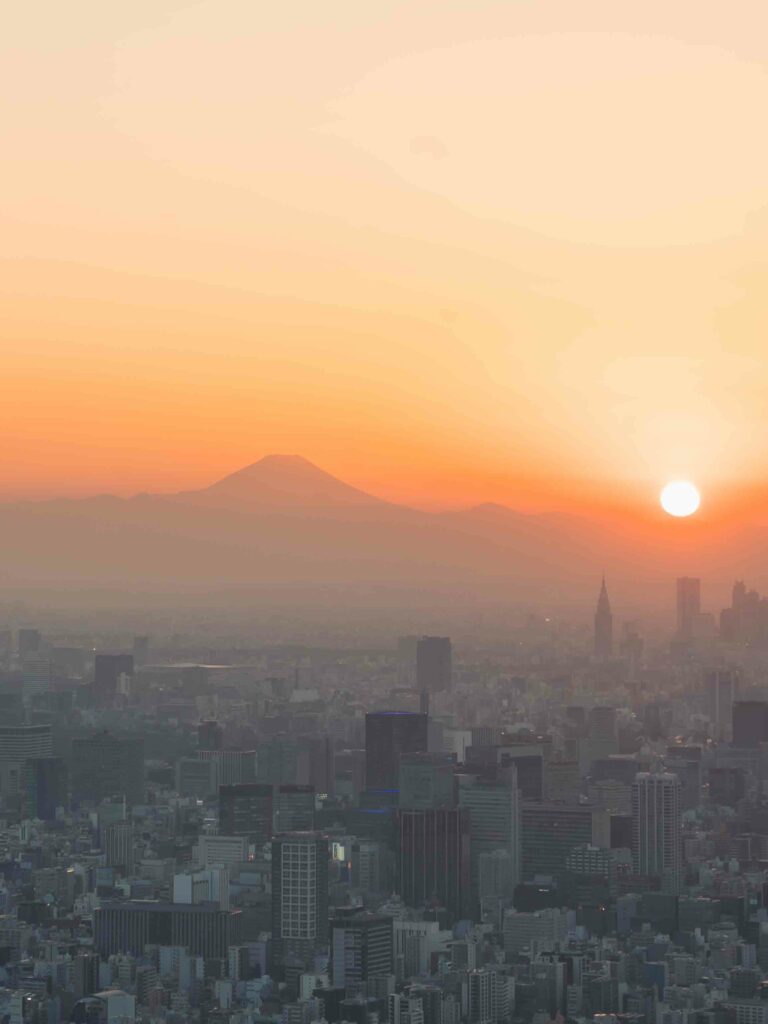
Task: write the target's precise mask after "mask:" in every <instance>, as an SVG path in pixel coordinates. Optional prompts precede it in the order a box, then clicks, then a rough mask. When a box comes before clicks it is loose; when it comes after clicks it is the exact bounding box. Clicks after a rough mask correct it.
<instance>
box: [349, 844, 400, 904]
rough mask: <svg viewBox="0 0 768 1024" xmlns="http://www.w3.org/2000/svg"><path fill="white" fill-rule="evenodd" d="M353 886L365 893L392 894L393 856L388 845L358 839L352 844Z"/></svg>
mask: <svg viewBox="0 0 768 1024" xmlns="http://www.w3.org/2000/svg"><path fill="white" fill-rule="evenodd" d="M350 860H351V862H352V885H353V886H354V887H355V888H357V889H362V890H363V892H372V893H379V892H387V893H389V892H391V891H392V867H393V854H392V851H391V850H390V848H389V846H388V845H387V844H386V843H381V842H377V841H376V840H374V839H356V840H355V841H354V842H353V843H352V850H351V856H350Z"/></svg>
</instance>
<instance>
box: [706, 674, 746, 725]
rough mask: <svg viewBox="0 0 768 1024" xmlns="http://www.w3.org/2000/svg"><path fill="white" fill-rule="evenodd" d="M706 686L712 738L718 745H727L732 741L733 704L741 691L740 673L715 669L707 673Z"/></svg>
mask: <svg viewBox="0 0 768 1024" xmlns="http://www.w3.org/2000/svg"><path fill="white" fill-rule="evenodd" d="M704 685H705V688H706V696H707V709H708V712H709V719H710V721H711V723H712V738H713V739H714V740H715V741H716V742H717V743H725V742H727V741H728V740H730V739H731V726H732V722H733V704H734V701H735V700H736V694H737V693H738V690H739V675H738V672H737V671H736V670H735V669H730V668H719V669H713V670H712V671H710V672H707V674H706V676H705V679H704Z"/></svg>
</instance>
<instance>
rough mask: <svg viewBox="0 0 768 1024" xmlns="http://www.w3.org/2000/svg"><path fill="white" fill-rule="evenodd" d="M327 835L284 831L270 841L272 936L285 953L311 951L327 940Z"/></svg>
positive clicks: (306, 952) (277, 952)
mask: <svg viewBox="0 0 768 1024" xmlns="http://www.w3.org/2000/svg"><path fill="white" fill-rule="evenodd" d="M328 857H329V846H328V838H327V836H324V835H321V834H320V833H319V832H288V833H285V834H284V835H280V836H276V837H275V838H274V839H273V841H272V937H273V941H274V943H275V944H276V948H275V953H276V956H277V959H278V962H279V959H280V957H281V956H282V955H283V954H284V953H286V952H293V953H295V954H297V955H299V956H311V954H312V953H313V952H314V951H315V950H317V949H319V948H322V947H325V946H326V945H327V941H328Z"/></svg>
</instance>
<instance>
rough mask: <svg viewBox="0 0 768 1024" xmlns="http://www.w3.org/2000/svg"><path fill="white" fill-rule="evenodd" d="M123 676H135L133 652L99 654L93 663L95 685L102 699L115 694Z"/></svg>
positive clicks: (97, 693) (95, 689)
mask: <svg viewBox="0 0 768 1024" xmlns="http://www.w3.org/2000/svg"><path fill="white" fill-rule="evenodd" d="M121 676H128V677H131V676H133V655H132V654H97V655H96V657H95V659H94V663H93V686H94V691H95V692H96V695H97V696H98V697H99V698H101V699H107V698H109V697H112V696H114V695H115V694H116V693H117V692H118V689H119V686H120V677H121Z"/></svg>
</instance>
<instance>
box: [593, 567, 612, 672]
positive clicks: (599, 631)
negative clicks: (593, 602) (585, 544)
mask: <svg viewBox="0 0 768 1024" xmlns="http://www.w3.org/2000/svg"><path fill="white" fill-rule="evenodd" d="M612 654H613V615H612V613H611V602H610V601H609V600H608V590H607V588H606V586H605V576H603V582H602V584H601V586H600V594H599V596H598V598H597V608H596V610H595V657H597V658H610V656H611V655H612Z"/></svg>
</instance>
